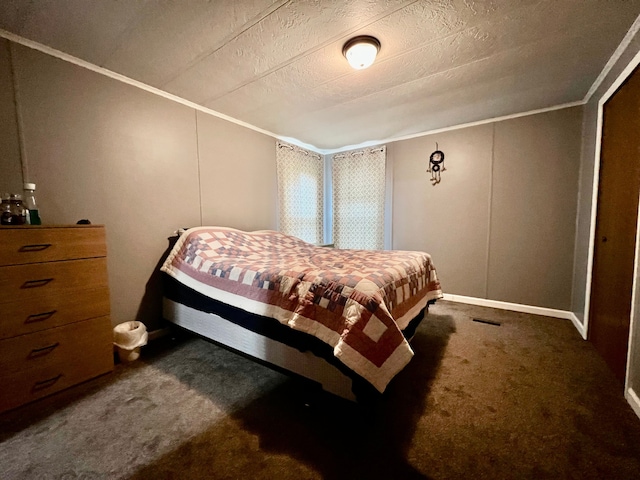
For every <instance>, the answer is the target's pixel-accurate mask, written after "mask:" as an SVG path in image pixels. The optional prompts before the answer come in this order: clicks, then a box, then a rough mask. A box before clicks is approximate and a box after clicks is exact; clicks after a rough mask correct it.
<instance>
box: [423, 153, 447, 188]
mask: <svg viewBox="0 0 640 480" xmlns="http://www.w3.org/2000/svg"><path fill="white" fill-rule="evenodd" d="M445 170H446V168H444V153H443V152H442V151H440V150H439V149H438V143H437V142H436V151H435V152H433V153H432V154H431V156H430V157H429V167H428V168H427V172H429V173H431V185H433V186H436V185H437V184H438V183H440V174H441V173H442V172H444V171H445Z"/></svg>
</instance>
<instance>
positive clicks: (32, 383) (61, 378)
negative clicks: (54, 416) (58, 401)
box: [0, 317, 113, 412]
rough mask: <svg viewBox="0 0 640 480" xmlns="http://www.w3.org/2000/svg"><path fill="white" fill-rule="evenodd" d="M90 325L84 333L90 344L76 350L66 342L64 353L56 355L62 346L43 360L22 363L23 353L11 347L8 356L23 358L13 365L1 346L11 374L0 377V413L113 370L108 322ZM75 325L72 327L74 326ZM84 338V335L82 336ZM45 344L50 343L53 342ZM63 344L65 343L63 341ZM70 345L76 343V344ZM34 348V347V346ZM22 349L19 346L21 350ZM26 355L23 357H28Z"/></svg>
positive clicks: (33, 359) (100, 321) (74, 346)
mask: <svg viewBox="0 0 640 480" xmlns="http://www.w3.org/2000/svg"><path fill="white" fill-rule="evenodd" d="M89 322H94V325H93V326H92V327H89V328H88V329H87V331H91V332H93V334H90V335H89V336H90V337H91V340H89V339H87V338H86V337H85V338H84V340H85V341H86V343H84V344H82V345H79V346H78V345H77V341H75V340H74V341H68V342H66V343H64V345H66V347H67V349H66V351H65V352H64V353H63V350H59V351H58V352H56V349H57V348H61V347H62V346H63V344H62V343H61V344H60V346H59V347H57V348H56V349H54V350H53V351H52V352H50V353H48V354H45V355H44V356H43V357H42V358H27V359H26V360H25V359H24V356H25V353H24V352H25V350H24V349H21V348H18V347H17V346H16V345H12V346H11V355H14V356H19V355H22V363H20V362H17V363H16V360H11V359H9V358H8V357H9V353H8V352H7V353H5V352H4V345H3V346H2V358H3V362H4V363H6V365H7V367H8V368H9V369H11V370H12V372H11V373H9V372H8V371H7V372H4V373H3V374H2V375H0V385H1V386H2V388H0V412H2V411H5V410H9V409H11V408H14V407H17V406H19V405H22V404H24V403H27V402H31V401H33V400H36V399H38V398H41V397H44V396H46V395H50V394H51V393H54V392H58V391H60V390H63V389H65V388H68V387H71V386H73V385H75V384H77V383H80V382H84V381H85V380H89V379H91V378H93V377H97V376H98V375H102V374H103V373H107V372H110V371H111V370H113V345H112V343H111V338H110V337H111V336H110V333H111V328H110V326H111V324H110V322H109V319H108V317H104V318H101V319H95V320H91V321H89ZM83 323H84V322H83ZM107 324H108V325H107ZM77 325H78V324H74V326H77ZM107 327H109V328H107ZM64 328H67V327H62V329H64ZM53 330H60V329H57V328H56V329H53ZM73 334H75V332H73ZM86 334H87V332H85V335H86ZM32 335H38V334H32ZM32 335H25V337H31V336H32ZM11 340H13V339H10V340H3V341H2V343H4V342H9V341H11ZM46 340H48V341H51V340H53V339H46ZM63 342H65V341H64V340H63ZM73 342H76V344H74V343H73ZM33 345H36V343H34V344H33ZM24 346H25V345H21V347H24ZM43 346H46V345H43ZM27 347H29V345H27ZM36 348H39V347H36ZM16 349H17V350H18V351H17V352H16V351H15V350H16ZM29 352H31V350H29ZM29 352H27V353H26V355H29ZM47 355H58V357H57V358H54V357H53V356H51V357H50V358H49V359H46V358H45V357H46V356H47ZM29 362H33V364H29ZM36 363H37V365H36Z"/></svg>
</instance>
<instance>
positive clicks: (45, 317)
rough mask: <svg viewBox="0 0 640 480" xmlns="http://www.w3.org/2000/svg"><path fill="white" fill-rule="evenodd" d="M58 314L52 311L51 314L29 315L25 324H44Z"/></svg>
mask: <svg viewBox="0 0 640 480" xmlns="http://www.w3.org/2000/svg"><path fill="white" fill-rule="evenodd" d="M56 312H57V310H51V311H50V312H43V313H34V314H33V315H29V316H28V317H27V319H26V320H25V321H24V323H35V322H44V321H45V320H48V319H50V318H51V317H53V315H54V314H55V313H56Z"/></svg>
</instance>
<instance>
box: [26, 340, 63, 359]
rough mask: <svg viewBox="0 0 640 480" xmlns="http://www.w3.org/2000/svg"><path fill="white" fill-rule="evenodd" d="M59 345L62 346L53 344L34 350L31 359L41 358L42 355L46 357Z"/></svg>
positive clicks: (58, 343) (30, 355) (57, 343)
mask: <svg viewBox="0 0 640 480" xmlns="http://www.w3.org/2000/svg"><path fill="white" fill-rule="evenodd" d="M58 345H60V342H56V343H52V344H51V345H47V346H46V347H40V348H34V349H33V350H31V353H30V354H29V358H33V357H40V356H42V355H46V354H47V353H51V352H53V350H54V349H55V348H56V347H57V346H58Z"/></svg>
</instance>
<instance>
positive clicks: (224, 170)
mask: <svg viewBox="0 0 640 480" xmlns="http://www.w3.org/2000/svg"><path fill="white" fill-rule="evenodd" d="M197 115H198V148H199V152H200V188H201V190H202V221H203V224H204V225H225V226H227V227H233V228H238V229H240V230H265V229H269V230H275V228H276V223H277V212H276V204H277V192H278V189H277V185H276V161H275V155H276V153H275V152H276V147H275V140H274V139H273V138H272V137H269V136H267V135H263V134H260V133H255V132H252V131H250V130H247V129H246V128H244V127H241V126H239V125H236V124H234V123H231V122H227V121H225V120H222V119H220V118H217V117H214V116H212V115H207V114H206V113H203V112H198V113H197Z"/></svg>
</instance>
